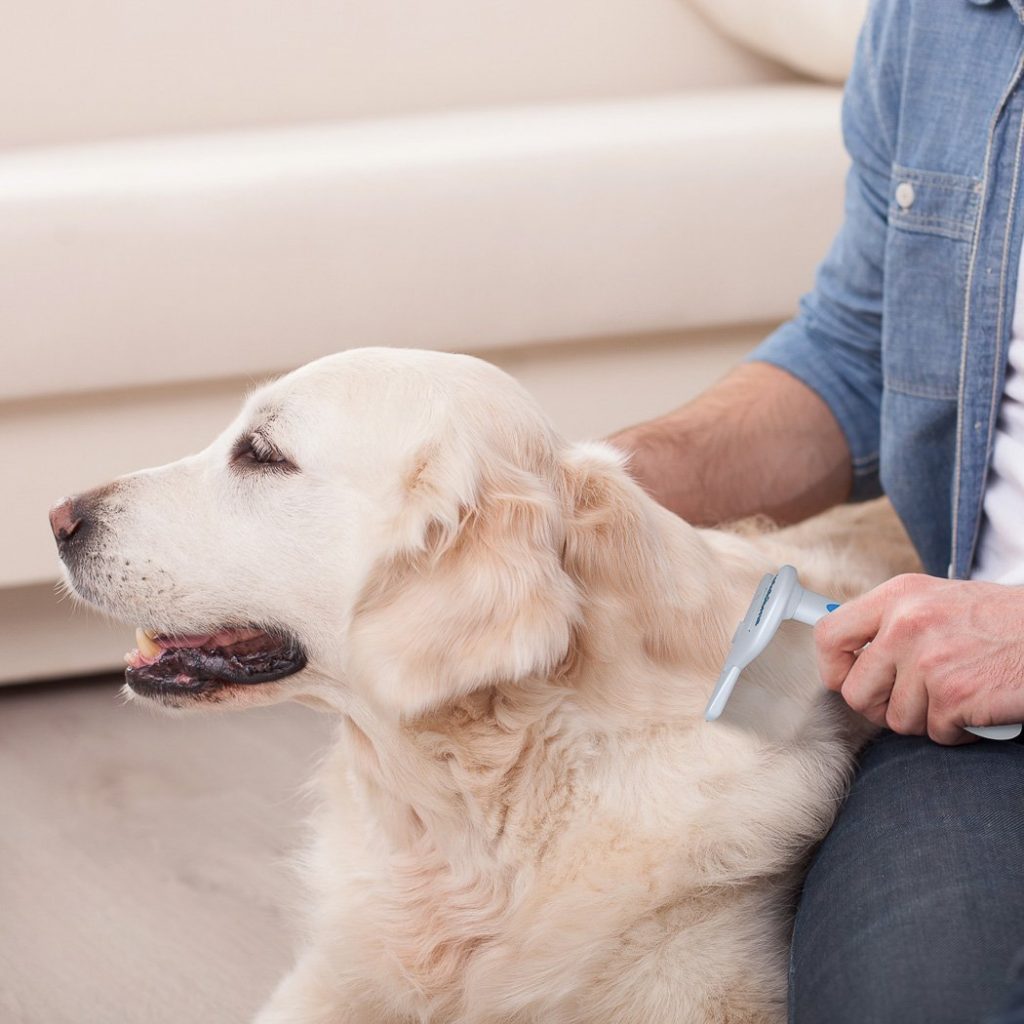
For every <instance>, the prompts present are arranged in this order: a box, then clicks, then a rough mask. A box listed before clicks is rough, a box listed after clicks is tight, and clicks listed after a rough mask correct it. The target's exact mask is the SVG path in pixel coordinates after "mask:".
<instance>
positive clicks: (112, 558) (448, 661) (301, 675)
mask: <svg viewBox="0 0 1024 1024" xmlns="http://www.w3.org/2000/svg"><path fill="white" fill-rule="evenodd" d="M723 472H728V467H723ZM857 516H860V517H865V516H866V517H868V519H869V520H870V521H871V522H872V523H873V524H875V525H874V526H873V530H874V533H873V535H872V548H871V553H870V554H869V553H868V552H867V551H865V550H861V551H859V552H857V553H856V554H855V553H854V551H853V548H852V546H851V545H849V544H846V545H845V547H844V546H843V545H841V544H836V543H831V544H827V543H825V541H824V538H825V535H826V532H827V530H826V528H825V527H824V526H821V525H818V526H811V527H809V528H805V530H804V531H803V535H802V540H801V535H800V534H799V533H794V532H793V531H780V532H778V533H774V534H769V535H767V536H756V535H743V534H740V533H736V532H722V531H704V530H696V529H693V528H691V527H690V526H688V525H687V524H686V523H684V522H682V521H681V520H679V519H678V518H676V517H675V516H673V515H671V514H670V513H669V512H667V511H665V510H664V509H662V508H661V507H659V506H658V505H656V504H655V503H654V502H653V501H652V500H651V499H649V498H648V497H647V496H646V495H645V494H644V492H643V491H642V490H641V489H640V488H639V487H637V486H636V485H635V484H634V483H633V482H632V481H631V479H630V477H629V475H628V473H627V471H626V469H625V468H624V466H623V458H622V457H621V455H620V454H618V453H617V452H615V451H614V450H612V449H611V448H609V447H608V446H607V445H604V444H593V443H592V444H568V443H566V442H565V441H564V440H562V439H561V438H560V437H558V435H557V434H555V432H554V431H553V430H552V428H551V427H550V425H549V424H548V422H547V421H546V419H545V418H544V416H543V415H542V414H541V412H540V411H539V410H538V408H537V407H536V405H535V404H534V403H533V401H531V399H530V398H529V397H528V396H527V395H526V393H525V392H524V391H523V390H522V389H521V388H520V387H519V386H518V385H517V384H516V383H515V382H514V381H513V380H511V379H510V378H509V377H508V376H506V375H505V374H503V373H502V372H500V371H499V370H497V369H496V368H494V367H492V366H490V365H488V364H486V363H484V362H481V361H479V360H476V359H472V358H469V357H466V356H455V355H442V354H437V353H430V352H416V351H403V350H390V349H364V350H358V351H352V352H347V353H345V354H342V355H338V356H331V357H329V358H326V359H321V360H319V361H317V362H315V363H312V364H311V365H309V366H306V367H304V368H302V369H300V370H297V371H296V372H294V373H291V374H289V375H288V376H286V377H284V378H282V379H280V380H278V381H276V382H274V383H272V384H270V385H268V386H266V387H263V388H261V389H260V390H258V391H257V392H255V394H253V395H251V396H250V397H249V399H248V400H247V401H246V403H245V406H244V408H243V410H242V413H241V415H240V416H239V417H238V418H237V419H236V420H235V422H234V423H233V424H231V426H230V427H229V428H228V429H227V430H226V431H225V432H224V433H223V434H222V435H221V436H220V437H219V438H217V440H215V441H214V442H213V444H211V445H210V447H208V448H207V449H206V450H205V451H203V452H201V453H199V454H198V455H194V456H191V457H189V458H186V459H182V460H181V461H180V462H176V463H173V464H171V465H167V466H162V467H160V468H157V469H150V470H144V471H142V472H139V473H135V474H132V475H130V476H127V477H124V478H122V479H120V480H117V481H116V482H114V483H113V484H111V485H108V486H107V487H104V488H102V489H99V490H97V491H93V492H90V493H89V494H86V495H81V496H79V497H76V498H74V499H68V500H66V501H65V502H63V503H62V504H61V505H59V506H57V507H56V508H55V509H54V511H53V512H52V513H51V518H52V520H53V524H54V532H55V534H56V535H57V537H58V541H59V545H60V549H61V554H62V557H63V559H64V561H65V564H66V566H67V571H68V578H69V581H70V583H71V585H72V587H73V588H74V589H75V591H76V592H77V593H78V594H79V595H81V596H82V597H84V598H86V599H87V600H89V601H91V602H94V603H95V604H97V605H99V606H101V607H102V608H104V609H106V610H107V611H108V612H110V613H111V614H113V615H115V616H117V617H119V618H122V619H125V620H128V621H134V622H137V623H140V624H141V625H142V627H144V631H140V633H139V650H138V651H134V652H133V653H132V654H131V655H129V667H128V671H127V680H128V681H127V687H126V692H127V693H128V694H129V695H131V696H133V697H144V698H146V699H148V700H151V701H155V702H158V703H159V704H162V705H165V706H167V707H171V708H191V707H208V706H210V705H230V706H243V705H251V704H267V703H272V702H275V701H280V700H285V699H289V698H293V699H299V700H302V701H305V702H308V703H312V704H315V705H317V706H319V707H321V708H324V709H329V710H331V711H333V712H334V713H336V714H337V716H338V722H339V728H338V739H337V745H336V748H335V750H334V752H333V754H332V755H331V757H330V758H329V760H328V761H327V763H325V765H324V766H323V769H322V771H321V773H320V779H319V784H320V787H321V794H322V805H321V809H320V811H319V814H318V816H317V819H316V823H315V824H316V841H315V844H314V845H313V847H312V849H311V850H310V851H309V852H308V856H307V857H306V858H305V861H304V866H305V874H306V878H307V879H308V883H309V887H310V891H311V900H310V907H311V910H310V922H309V937H308V942H307V945H306V948H305V950H304V951H303V952H302V954H301V956H300V957H299V959H298V962H297V965H296V967H295V968H294V970H293V971H292V972H291V974H289V975H288V976H287V977H286V978H285V979H284V980H283V981H282V982H281V984H280V986H279V987H278V989H277V991H276V993H275V994H274V996H273V998H272V999H271V1000H270V1003H269V1004H268V1005H267V1006H266V1007H265V1009H264V1010H263V1011H262V1013H260V1015H259V1017H258V1021H259V1024H428V1022H429V1024H442V1022H443V1024H498V1022H504V1024H613V1022H614V1024H669V1022H671V1024H682V1022H701V1024H708V1022H721V1024H725V1022H729V1024H755V1022H758V1024H762V1022H764V1024H767V1022H773V1024H774V1022H779V1021H781V1020H783V1017H784V1006H785V989H786V972H785V959H786V949H787V944H788V935H787V931H788V926H789V915H788V911H787V908H788V904H789V901H790V899H791V894H792V887H793V883H794V880H795V878H796V876H797V873H798V869H799V865H800V863H801V860H802V858H803V857H804V855H805V854H806V852H807V850H808V849H809V847H810V846H811V845H812V844H813V843H814V842H815V841H816V840H818V839H819V838H821V836H822V835H823V834H824V833H825V831H826V830H827V828H828V826H829V824H830V822H831V821H832V818H833V815H834V814H835V811H836V808H837V804H838V802H839V800H840V798H841V795H842V793H843V789H844V785H845V782H846V779H847V775H848V772H849V770H850V766H851V762H852V758H853V755H854V753H855V749H856V747H857V745H858V743H859V742H860V741H861V740H862V739H863V737H864V736H865V735H866V733H865V731H864V728H863V726H862V725H860V724H858V723H857V721H855V720H854V719H853V717H852V716H850V715H848V714H847V712H846V711H845V710H844V708H843V706H842V705H841V704H840V703H837V702H836V701H835V700H834V699H833V698H831V697H830V696H827V695H826V694H825V692H824V691H823V688H822V686H821V684H820V683H819V681H818V677H817V673H816V670H815V660H814V654H813V647H812V635H811V631H810V630H809V629H807V628H806V627H804V626H800V625H796V624H792V623H791V624H788V625H787V626H785V627H784V628H783V629H782V630H781V632H780V634H779V636H778V638H777V639H776V641H775V643H774V644H773V645H772V647H771V648H770V649H769V650H768V652H767V653H766V654H764V655H763V656H762V657H761V658H760V659H759V660H758V661H757V662H756V663H755V664H754V665H753V666H752V667H751V668H750V669H749V670H748V671H747V673H746V674H745V676H744V679H743V680H742V681H741V682H740V684H739V686H738V688H737V692H736V694H735V696H734V697H733V700H732V702H731V703H730V706H729V709H728V711H727V713H726V715H725V716H724V718H723V719H722V720H721V721H720V722H718V723H715V724H708V723H705V722H704V721H703V719H702V711H703V708H704V704H705V702H706V700H707V698H708V694H709V692H710V690H711V688H712V685H713V683H714V681H715V678H716V676H717V674H718V670H719V667H720V665H721V662H722V659H723V656H724V654H725V651H726V649H727V647H728V645H729V640H730V637H731V634H732V632H733V629H734V628H735V626H736V623H737V622H738V620H739V619H740V618H741V617H742V615H743V612H744V611H745V609H746V606H747V603H748V602H749V600H750V597H751V595H752V593H753V591H754V588H755V586H756V584H757V582H758V579H759V578H760V576H761V575H762V574H763V573H764V572H766V571H769V570H775V569H777V568H778V566H779V565H780V563H782V562H784V561H793V562H795V563H796V564H797V565H798V566H799V567H800V571H801V575H802V578H803V579H804V581H805V582H806V583H807V585H808V586H810V587H811V588H813V589H816V590H820V591H821V592H824V593H828V594H835V595H836V596H837V597H839V598H843V597H845V596H848V595H852V594H853V593H855V592H858V591H862V590H864V589H866V588H868V587H870V586H872V585H874V584H876V583H878V582H880V581H881V580H882V579H884V578H885V577H886V576H889V575H891V574H892V573H893V572H895V571H898V570H901V569H911V568H913V567H914V565H915V563H914V561H913V558H912V556H911V555H910V554H909V549H908V548H907V546H906V542H905V540H904V539H903V537H902V535H901V534H900V533H899V531H898V528H897V527H896V526H895V525H894V521H892V520H891V519H887V518H885V517H884V516H882V517H881V518H879V513H878V510H874V511H871V510H868V511H862V512H857V513H855V514H854V518H856V517H857ZM879 524H881V525H879ZM833 533H834V530H833ZM863 533H864V531H863V530H861V535H862V536H861V539H863ZM799 543H802V547H799V546H797V545H798V544H799Z"/></svg>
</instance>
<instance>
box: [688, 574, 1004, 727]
mask: <svg viewBox="0 0 1024 1024" xmlns="http://www.w3.org/2000/svg"><path fill="white" fill-rule="evenodd" d="M838 607H839V602H838V601H831V600H829V599H828V598H827V597H822V596H821V595H820V594H815V593H814V592H813V591H810V590H805V589H804V588H803V587H802V586H800V580H799V579H798V577H797V574H796V569H794V568H793V566H791V565H784V566H783V567H782V568H781V569H780V570H779V571H778V572H777V573H775V574H774V575H773V574H772V573H768V574H767V575H766V576H765V577H763V578H762V580H761V582H760V583H759V584H758V585H757V590H755V591H754V599H753V600H752V601H751V602H750V607H749V608H748V609H747V614H746V615H744V616H743V621H742V622H741V623H740V624H739V626H737V627H736V632H735V633H734V634H733V638H732V646H731V647H730V648H729V653H728V655H727V656H726V659H725V665H724V667H723V668H722V674H721V675H720V676H719V677H718V682H717V684H716V685H715V689H714V692H713V693H712V694H711V700H709V701H708V706H707V708H706V709H705V711H704V717H705V718H706V719H707V720H708V721H709V722H713V721H714V720H715V719H716V718H718V716H719V715H720V714H721V713H722V712H723V711H724V710H725V705H726V702H727V701H728V700H729V695H730V694H731V693H732V691H733V687H734V686H735V685H736V680H737V679H739V677H740V673H741V672H742V671H743V670H744V669H745V668H746V667H747V666H748V665H749V664H750V663H751V662H752V661H753V660H754V659H755V658H756V657H757V656H758V655H759V654H760V653H761V652H762V651H764V649H765V648H766V647H767V646H768V645H769V644H770V643H771V642H772V637H774V636H775V634H776V633H777V632H778V629H779V626H781V625H782V623H783V622H785V621H786V619H796V621H797V622H805V623H807V625H808V626H813V625H815V624H816V623H817V622H818V621H819V620H820V619H823V618H824V617H825V616H826V615H828V614H829V612H834V611H835V610H836V609H837V608H838ZM964 728H965V729H966V730H967V731H968V732H973V733H974V735H975V736H981V737H983V738H984V739H989V740H1012V739H1014V737H1016V736H1019V735H1020V732H1021V725H1020V723H1017V724H1014V725H965V726H964Z"/></svg>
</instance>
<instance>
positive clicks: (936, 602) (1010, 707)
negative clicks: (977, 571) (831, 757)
mask: <svg viewBox="0 0 1024 1024" xmlns="http://www.w3.org/2000/svg"><path fill="white" fill-rule="evenodd" d="M814 638H815V642H816V644H817V649H818V667H819V670H820V671H821V677H822V679H823V680H824V682H825V685H826V686H827V687H828V688H829V689H830V690H835V691H837V692H838V693H841V694H842V696H843V699H844V700H845V701H846V703H847V704H849V705H850V707H851V708H853V709H854V710H855V711H859V712H860V713H861V714H862V715H863V716H864V717H865V718H867V719H869V720H870V721H872V722H874V723H875V724H876V725H879V726H888V727H889V728H890V729H892V730H893V732H898V733H904V734H906V735H916V736H919V735H923V734H924V733H926V732H927V734H928V735H929V736H930V737H931V738H932V739H933V740H935V741H936V742H937V743H945V744H954V743H965V742H970V741H971V740H973V739H974V737H973V736H972V735H971V734H970V733H966V732H964V731H963V726H964V725H1002V724H1005V723H1007V722H1019V721H1021V720H1022V719H1024V590H1022V589H1020V588H1017V587H1007V586H1002V585H1000V584H997V583H975V582H963V581H959V580H940V579H936V578H934V577H932V576H918V575H908V576H897V577H896V578H895V579H892V580H889V582H887V583H883V584H882V585H881V586H880V587H876V588H875V589H874V590H872V591H869V592H868V593H867V594H865V595H864V596H863V597H858V598H856V599H855V600H853V601H850V602H849V603H848V604H844V605H843V606H842V607H841V608H839V609H837V610H836V611H834V612H833V613H832V614H831V615H828V616H826V617H825V618H824V619H822V620H821V621H820V622H819V623H818V625H817V626H816V627H815V630H814ZM869 643H870V645H871V646H870V647H865V644H869Z"/></svg>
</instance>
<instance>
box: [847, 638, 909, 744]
mask: <svg viewBox="0 0 1024 1024" xmlns="http://www.w3.org/2000/svg"><path fill="white" fill-rule="evenodd" d="M895 682H896V666H895V665H894V664H893V662H892V660H891V659H890V658H889V657H888V656H887V655H886V654H885V653H884V652H883V651H881V649H879V648H876V647H866V648H865V649H864V650H862V651H861V652H860V654H858V655H857V657H856V659H855V661H854V663H853V666H852V667H851V668H850V671H849V672H848V673H847V675H846V679H845V680H844V681H843V683H842V687H841V689H840V693H841V694H842V696H843V700H845V701H846V703H847V704H849V705H850V707H851V708H853V710H854V711H857V712H859V713H860V714H861V715H863V716H864V717H865V718H866V719H867V720H868V721H869V722H874V724H875V725H878V726H884V725H885V715H886V709H887V707H888V704H889V699H890V695H891V693H892V688H893V684H894V683H895Z"/></svg>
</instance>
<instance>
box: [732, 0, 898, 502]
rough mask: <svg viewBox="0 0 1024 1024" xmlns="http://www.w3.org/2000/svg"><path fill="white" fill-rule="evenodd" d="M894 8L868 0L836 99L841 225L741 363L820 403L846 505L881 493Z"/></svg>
mask: <svg viewBox="0 0 1024 1024" xmlns="http://www.w3.org/2000/svg"><path fill="white" fill-rule="evenodd" d="M900 2H901V0H875V2H874V3H872V5H871V8H870V10H869V13H868V17H867V21H866V22H865V24H864V28H863V29H862V31H861V35H860V39H859V42H858V45H857V55H856V59H855V61H854V67H853V71H852V73H851V76H850V80H849V82H848V83H847V86H846V91H845V93H844V97H843V140H844V143H845V145H846V149H847V152H848V153H849V155H850V157H851V159H852V166H851V168H850V171H849V174H848V176H847V180H846V202H845V212H844V220H843V225H842V227H841V228H840V231H839V234H838V235H837V236H836V238H835V240H834V242H833V243H832V246H831V248H830V250H829V252H828V254H827V256H826V257H825V259H824V261H823V262H822V263H821V265H820V266H819V267H818V271H817V275H816V278H815V285H814V290H813V291H812V292H811V293H810V294H809V295H806V296H805V297H804V298H803V299H802V300H801V302H800V311H799V314H798V315H797V316H796V317H795V318H794V319H793V320H790V321H789V322H788V323H786V324H783V326H782V327H780V328H779V329H778V330H777V331H775V332H774V333H773V334H771V335H770V336H769V337H768V338H766V339H765V340H764V341H763V342H762V343H761V344H760V345H759V346H758V347H757V348H756V349H755V350H754V351H753V352H752V353H751V355H750V356H749V357H748V359H750V360H756V361H760V362H766V363H772V364H773V365H775V366H778V367H780V368H781V369H783V370H785V371H787V372H788V373H790V374H792V375H793V376H794V377H797V378H798V379H799V380H801V381H803V382H804V383H805V384H806V385H807V386H808V387H810V388H811V389H812V390H814V391H815V392H816V393H817V394H818V395H820V396H821V398H822V399H824V401H825V402H826V403H827V404H828V406H829V408H830V409H831V410H832V413H833V415H834V416H835V418H836V420H837V421H838V423H839V426H840V428H841V429H842V431H843V434H844V435H845V437H846V441H847V443H848V445H849V447H850V455H851V458H852V462H853V491H852V493H851V498H852V499H853V500H859V499H865V498H871V497H875V496H877V495H878V494H880V493H881V486H880V483H879V479H878V452H879V441H880V436H879V435H880V418H881V404H882V295H883V288H884V286H885V280H884V261H885V244H886V232H887V224H888V206H889V183H890V175H891V168H892V162H893V154H894V148H895V138H896V130H897V124H898V118H899V68H900V63H901V60H900V52H901V50H902V45H901V40H900V19H899V17H898V13H899V12H898V10H897V8H898V7H899V3H900Z"/></svg>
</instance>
